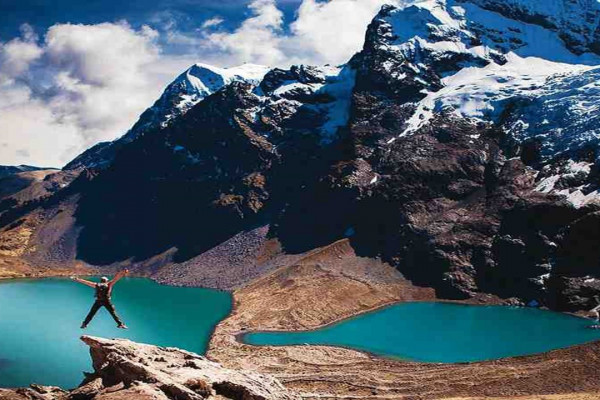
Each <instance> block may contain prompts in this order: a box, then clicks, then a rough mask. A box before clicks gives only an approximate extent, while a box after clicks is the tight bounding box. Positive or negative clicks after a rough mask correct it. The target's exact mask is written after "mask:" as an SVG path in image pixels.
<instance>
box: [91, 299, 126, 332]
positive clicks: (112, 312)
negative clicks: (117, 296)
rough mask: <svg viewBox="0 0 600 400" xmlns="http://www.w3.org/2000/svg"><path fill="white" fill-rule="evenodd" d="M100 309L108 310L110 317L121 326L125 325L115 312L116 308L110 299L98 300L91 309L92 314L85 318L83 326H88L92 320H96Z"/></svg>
mask: <svg viewBox="0 0 600 400" xmlns="http://www.w3.org/2000/svg"><path fill="white" fill-rule="evenodd" d="M100 307H104V308H106V309H107V310H108V312H109V313H110V315H112V317H113V319H114V320H115V322H116V323H117V324H119V325H123V321H121V318H119V316H118V315H117V312H116V311H115V306H113V303H112V302H111V301H110V299H104V300H103V299H96V302H95V303H94V304H93V305H92V308H91V309H90V312H89V313H88V315H87V317H85V321H83V325H85V326H87V324H89V323H90V321H91V320H92V318H94V315H96V313H97V312H98V310H99V309H100Z"/></svg>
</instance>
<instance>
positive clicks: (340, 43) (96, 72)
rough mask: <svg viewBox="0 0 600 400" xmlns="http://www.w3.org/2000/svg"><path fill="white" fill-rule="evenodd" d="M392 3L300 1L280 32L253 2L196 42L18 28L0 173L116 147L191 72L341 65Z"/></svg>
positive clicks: (3, 74)
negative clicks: (99, 146)
mask: <svg viewBox="0 0 600 400" xmlns="http://www.w3.org/2000/svg"><path fill="white" fill-rule="evenodd" d="M394 1H395V2H399V1H403V0H394ZM389 2H390V1H389V0H387V1H386V0H330V1H327V2H323V1H318V0H303V1H302V3H301V5H300V7H299V8H298V11H297V13H296V16H295V19H294V20H293V21H287V22H289V25H288V26H286V21H284V15H283V13H282V12H281V10H279V9H278V8H277V4H276V2H275V0H254V1H252V2H251V3H250V5H249V10H250V12H251V15H250V16H249V17H248V18H247V19H245V20H244V21H242V23H241V24H240V26H239V27H238V28H236V29H234V30H232V31H226V30H224V29H223V28H222V27H221V24H222V22H223V20H222V19H221V18H220V17H214V18H211V19H208V20H206V21H204V22H203V23H202V24H201V26H200V28H199V29H198V30H197V31H196V32H195V33H194V34H189V33H185V32H180V31H177V24H176V23H174V22H173V21H171V22H169V21H170V20H167V22H169V23H167V24H164V21H163V20H160V21H162V22H163V23H160V29H161V32H163V33H162V34H159V32H158V31H156V30H154V29H152V28H150V27H147V26H145V27H142V28H140V29H134V28H132V27H131V26H129V25H128V24H127V23H126V22H118V23H101V24H96V25H74V24H57V25H54V26H52V27H51V28H49V29H48V31H47V32H46V33H45V35H44V37H43V40H41V41H40V40H39V39H38V37H37V36H36V34H35V32H33V30H32V29H31V27H30V26H28V25H23V27H22V29H21V37H19V38H15V39H12V40H10V41H8V42H4V43H2V42H0V125H1V127H2V133H1V137H0V160H1V161H0V163H2V164H18V163H33V164H39V165H48V166H62V165H64V164H65V163H66V162H68V161H70V160H71V159H72V158H73V157H75V156H76V155H77V154H78V153H80V152H81V151H83V150H85V149H86V148H87V147H89V146H91V145H93V144H95V143H97V142H99V141H104V140H112V139H115V138H117V137H119V136H120V135H122V134H124V133H125V132H126V131H127V130H128V129H129V128H130V127H131V126H132V125H133V123H134V122H135V121H136V120H137V118H138V116H139V114H141V113H142V112H143V110H144V109H145V108H147V107H148V106H150V105H151V104H152V102H153V101H154V100H155V99H156V98H157V97H158V96H159V95H160V92H161V91H162V89H163V88H164V86H165V85H166V84H167V83H168V82H169V81H171V80H172V79H173V78H174V77H175V76H176V75H177V74H179V73H180V72H181V71H182V70H183V69H185V68H187V67H188V66H189V65H190V64H192V63H193V62H207V63H212V64H215V65H218V66H231V65H239V64H241V63H244V62H251V63H256V64H265V65H271V66H288V65H291V64H294V63H306V64H325V63H331V64H339V63H343V62H346V61H347V60H348V59H349V58H350V57H351V56H352V55H353V54H354V53H355V52H357V51H359V50H360V49H361V47H362V43H363V39H364V33H365V30H366V27H367V24H368V23H369V21H370V20H371V19H372V17H373V16H374V15H375V13H376V12H377V11H378V9H379V8H380V7H381V5H383V4H384V3H389ZM160 21H159V22H160ZM215 28H218V29H215ZM165 50H168V51H169V52H170V53H165ZM173 52H177V55H174V53H173Z"/></svg>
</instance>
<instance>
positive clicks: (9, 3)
mask: <svg viewBox="0 0 600 400" xmlns="http://www.w3.org/2000/svg"><path fill="white" fill-rule="evenodd" d="M301 2H302V1H301V0H284V1H282V0H279V1H277V5H278V8H279V9H280V10H282V11H283V13H284V16H285V19H286V20H292V18H293V15H294V13H295V11H296V10H297V8H298V6H299V5H300V4H301ZM249 3H250V1H249V0H222V1H215V0H152V1H149V0H126V1H118V0H89V1H79V0H53V1H48V0H22V1H20V0H0V10H2V13H1V15H0V40H8V39H10V38H12V37H14V36H17V35H18V34H19V27H20V26H21V24H23V23H28V24H29V25H31V26H33V27H34V29H36V30H38V31H44V30H46V29H47V28H48V27H50V26H52V25H55V24H57V23H83V24H97V23H100V22H107V21H111V22H112V21H118V20H127V21H128V22H129V23H130V24H131V25H132V26H133V27H140V26H141V25H143V24H150V25H152V26H153V27H154V28H156V29H160V22H161V19H164V18H167V17H171V18H174V19H176V20H177V22H178V24H179V26H180V28H181V29H182V30H184V31H193V30H194V29H196V28H197V27H199V26H200V25H201V22H202V21H204V20H207V19H210V18H215V17H220V18H222V19H223V20H224V22H223V28H226V29H233V28H235V27H236V26H237V25H239V24H240V22H241V21H243V20H244V18H245V17H247V16H248V8H247V6H248V4H249Z"/></svg>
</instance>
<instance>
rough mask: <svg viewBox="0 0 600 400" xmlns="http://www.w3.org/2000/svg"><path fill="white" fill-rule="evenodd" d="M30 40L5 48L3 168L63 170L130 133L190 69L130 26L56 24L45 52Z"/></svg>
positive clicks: (0, 116)
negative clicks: (88, 150)
mask: <svg viewBox="0 0 600 400" xmlns="http://www.w3.org/2000/svg"><path fill="white" fill-rule="evenodd" d="M31 35H32V33H31V32H25V33H24V34H23V37H21V38H17V39H13V40H11V41H10V42H7V43H5V44H0V63H1V64H0V65H1V66H2V68H1V69H0V71H2V74H1V78H2V81H1V82H0V123H1V125H2V138H1V139H0V142H2V143H7V144H8V145H7V146H2V147H0V159H2V163H3V164H16V163H34V164H40V165H49V166H62V165H64V164H65V163H66V162H68V161H69V160H71V159H72V158H73V157H74V156H76V155H77V154H79V153H80V152H81V151H83V150H85V149H86V148H88V147H90V146H91V145H94V144H95V143H97V142H99V141H104V140H112V139H114V138H116V137H118V136H120V135H122V134H124V133H125V132H126V131H127V129H129V128H130V127H131V125H132V124H133V123H134V122H135V120H136V119H137V118H138V116H139V115H140V114H141V113H142V112H143V110H144V109H145V108H147V107H148V106H149V105H150V104H151V103H152V101H153V99H155V98H157V97H158V96H159V95H160V92H161V90H162V88H163V87H164V86H165V85H166V84H167V83H168V82H169V81H170V80H171V79H172V77H173V76H174V75H175V74H177V73H178V72H179V71H181V69H183V68H184V67H185V66H187V65H189V63H190V60H183V59H182V60H178V59H175V60H172V59H170V58H168V57H161V55H160V48H159V47H158V46H157V45H156V37H157V35H158V34H157V32H156V31H154V30H152V29H150V28H148V27H143V28H141V29H139V30H135V29H133V28H131V27H130V26H129V25H127V24H126V23H115V24H113V23H102V24H97V25H72V24H60V25H55V26H52V27H51V28H50V29H49V30H48V32H47V33H46V35H45V38H44V40H43V42H42V43H41V44H39V45H38V44H36V42H35V41H34V40H35V39H34V37H33V36H31ZM23 148H25V149H27V150H28V151H27V152H23V151H19V150H22V149H23Z"/></svg>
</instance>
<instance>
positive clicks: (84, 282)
mask: <svg viewBox="0 0 600 400" xmlns="http://www.w3.org/2000/svg"><path fill="white" fill-rule="evenodd" d="M71 280H74V281H75V282H79V283H83V284H84V285H86V286H89V287H93V288H95V287H96V284H95V283H94V282H90V281H86V280H85V279H81V278H76V277H74V276H72V277H71Z"/></svg>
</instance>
